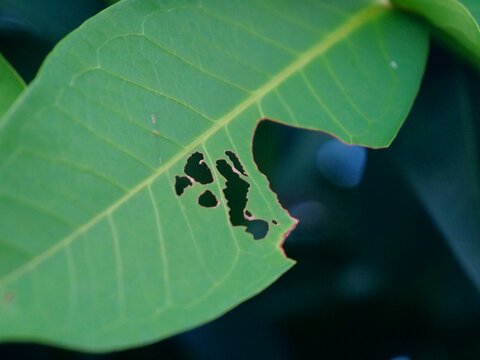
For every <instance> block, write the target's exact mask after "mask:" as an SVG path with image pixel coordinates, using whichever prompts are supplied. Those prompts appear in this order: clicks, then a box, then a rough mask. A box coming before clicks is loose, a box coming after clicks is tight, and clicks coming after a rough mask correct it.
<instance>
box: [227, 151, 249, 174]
mask: <svg viewBox="0 0 480 360" xmlns="http://www.w3.org/2000/svg"><path fill="white" fill-rule="evenodd" d="M225 154H226V155H227V156H228V158H229V159H230V161H231V162H232V164H233V167H234V168H235V169H236V170H237V171H238V172H239V173H240V174H242V175H245V176H248V175H247V173H246V172H245V169H244V168H243V165H242V163H241V162H240V159H239V158H238V157H237V155H235V153H234V152H233V151H230V150H226V151H225Z"/></svg>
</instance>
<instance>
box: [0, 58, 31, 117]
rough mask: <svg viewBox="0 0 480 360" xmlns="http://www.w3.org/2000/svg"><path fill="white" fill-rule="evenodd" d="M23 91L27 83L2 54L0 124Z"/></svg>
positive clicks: (0, 66)
mask: <svg viewBox="0 0 480 360" xmlns="http://www.w3.org/2000/svg"><path fill="white" fill-rule="evenodd" d="M23 89H25V83H24V82H23V80H22V78H21V77H20V76H19V75H18V74H17V72H16V71H15V70H14V69H13V68H12V66H11V65H10V64H9V63H8V61H7V60H6V59H5V58H4V57H3V55H2V54H0V122H1V121H2V118H3V115H4V114H5V113H6V112H7V110H8V108H9V107H10V105H12V103H13V102H14V101H15V99H16V98H17V97H18V95H20V93H21V92H22V91H23Z"/></svg>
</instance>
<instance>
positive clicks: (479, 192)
mask: <svg viewBox="0 0 480 360" xmlns="http://www.w3.org/2000/svg"><path fill="white" fill-rule="evenodd" d="M442 55H443V54H442ZM439 58H442V62H441V63H440V64H435V65H436V66H435V65H434V66H432V67H431V68H432V69H433V70H432V71H431V72H429V73H428V74H427V76H426V78H425V86H424V87H422V91H421V92H420V95H419V97H418V100H417V102H416V103H415V106H414V109H413V111H412V113H411V115H410V116H409V119H408V121H407V124H406V126H405V130H402V131H405V134H402V136H401V137H400V139H399V141H398V142H396V143H395V145H394V146H393V147H392V150H394V154H395V155H396V159H397V163H398V165H399V168H400V169H401V171H402V173H403V174H404V176H405V178H406V179H407V181H408V183H409V184H410V185H411V187H412V189H413V190H414V191H415V193H416V194H417V196H418V198H419V199H420V201H421V202H422V204H423V205H424V206H425V209H426V210H427V212H428V214H429V215H430V216H431V218H432V220H433V221H434V222H435V224H436V226H437V228H438V229H439V230H440V232H441V233H442V234H443V235H444V237H445V239H446V240H447V242H448V244H449V245H450V247H451V248H452V250H453V253H454V254H455V255H456V257H457V259H458V260H459V262H460V264H461V265H462V266H463V267H464V269H465V271H466V273H467V274H468V275H469V276H470V278H471V279H472V281H473V282H474V284H475V285H476V286H477V289H480V222H479V221H478V220H479V218H480V172H479V167H478V164H479V147H478V136H479V135H480V133H479V131H478V120H479V118H480V108H479V107H478V101H477V99H478V97H479V95H480V87H478V86H476V88H474V87H472V86H471V84H473V83H478V81H479V76H478V75H475V74H467V73H466V72H465V71H464V69H462V68H460V67H459V66H458V64H455V63H454V62H453V61H452V60H451V59H448V57H446V56H445V55H443V56H441V57H439ZM445 58H447V59H448V60H444V59H445ZM446 68H447V69H449V71H448V72H447V71H445V69H446ZM469 79H471V83H469ZM438 84H442V86H441V87H439V86H438ZM445 89H449V91H445ZM400 140H401V141H400Z"/></svg>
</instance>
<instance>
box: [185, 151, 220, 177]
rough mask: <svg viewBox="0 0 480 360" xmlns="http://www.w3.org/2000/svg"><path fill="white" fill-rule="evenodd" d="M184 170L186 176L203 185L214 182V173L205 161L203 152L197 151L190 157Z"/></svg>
mask: <svg viewBox="0 0 480 360" xmlns="http://www.w3.org/2000/svg"><path fill="white" fill-rule="evenodd" d="M184 170H185V174H187V175H188V176H190V177H191V178H192V179H193V180H195V181H196V182H198V183H200V184H202V185H206V184H211V183H212V182H213V176H212V171H211V170H210V167H209V166H208V165H207V163H206V162H205V161H204V155H203V154H202V153H201V152H198V151H195V152H194V153H193V154H192V155H190V156H189V157H188V159H187V163H186V164H185V169H184Z"/></svg>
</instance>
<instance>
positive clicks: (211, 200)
mask: <svg viewBox="0 0 480 360" xmlns="http://www.w3.org/2000/svg"><path fill="white" fill-rule="evenodd" d="M198 203H199V205H200V206H203V207H207V208H212V207H215V206H217V205H218V200H217V197H216V196H215V194H214V193H212V192H211V191H210V190H205V191H204V192H203V193H202V194H201V195H200V196H199V197H198Z"/></svg>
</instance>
